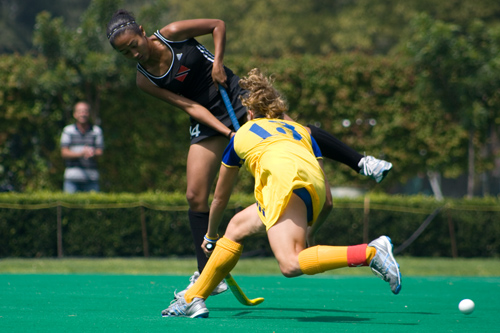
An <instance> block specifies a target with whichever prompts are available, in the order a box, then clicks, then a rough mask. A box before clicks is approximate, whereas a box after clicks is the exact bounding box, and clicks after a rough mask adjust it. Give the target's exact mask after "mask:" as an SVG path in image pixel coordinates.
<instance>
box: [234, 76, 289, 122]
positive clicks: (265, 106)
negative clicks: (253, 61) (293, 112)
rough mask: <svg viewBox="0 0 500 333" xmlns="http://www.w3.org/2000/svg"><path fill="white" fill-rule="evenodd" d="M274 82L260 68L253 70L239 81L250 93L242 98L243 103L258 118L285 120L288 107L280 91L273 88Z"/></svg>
mask: <svg viewBox="0 0 500 333" xmlns="http://www.w3.org/2000/svg"><path fill="white" fill-rule="evenodd" d="M273 82H274V80H273V79H271V78H270V77H266V76H264V74H262V73H261V72H260V70H259V69H258V68H254V69H252V70H251V71H250V72H248V74H247V76H246V77H243V78H242V79H240V81H239V84H240V87H241V88H243V89H245V90H247V91H248V93H246V94H245V95H244V96H241V103H242V104H243V105H244V106H246V107H247V109H249V110H252V111H253V112H254V114H255V115H256V116H264V117H266V118H271V119H275V118H278V119H283V116H284V113H285V112H287V111H288V105H287V103H286V101H285V99H284V98H283V96H281V94H280V93H279V91H277V90H276V89H275V88H274V87H273Z"/></svg>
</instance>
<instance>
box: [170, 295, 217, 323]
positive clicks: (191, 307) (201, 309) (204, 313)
mask: <svg viewBox="0 0 500 333" xmlns="http://www.w3.org/2000/svg"><path fill="white" fill-rule="evenodd" d="M208 312H209V311H208V309H207V306H206V305H205V300H204V299H203V298H197V297H195V298H194V299H193V301H192V302H191V303H187V302H186V300H185V299H184V297H180V298H178V299H177V300H176V301H175V302H172V304H170V306H169V307H168V308H166V309H165V310H163V311H162V312H161V315H162V317H189V318H208Z"/></svg>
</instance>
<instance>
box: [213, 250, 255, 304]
mask: <svg viewBox="0 0 500 333" xmlns="http://www.w3.org/2000/svg"><path fill="white" fill-rule="evenodd" d="M214 247H215V241H214V242H213V243H208V244H207V245H205V248H206V249H207V250H209V251H212V250H213V249H214ZM226 283H227V285H228V286H229V289H231V292H232V293H233V295H234V297H236V299H237V300H238V302H240V303H241V304H243V305H246V306H255V305H258V304H260V303H262V302H264V298H263V297H257V298H254V299H249V298H248V297H247V296H246V295H245V293H244V292H243V290H241V288H240V286H238V284H237V283H236V281H235V280H234V278H233V277H232V275H231V274H228V275H227V276H226Z"/></svg>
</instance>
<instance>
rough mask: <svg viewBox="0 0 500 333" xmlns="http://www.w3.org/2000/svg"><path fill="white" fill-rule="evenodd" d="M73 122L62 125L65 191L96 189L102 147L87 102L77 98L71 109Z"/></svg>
mask: <svg viewBox="0 0 500 333" xmlns="http://www.w3.org/2000/svg"><path fill="white" fill-rule="evenodd" d="M73 117H74V118H75V123H74V124H71V125H68V126H66V127H64V129H63V132H62V135H61V156H62V158H63V159H64V160H65V162H66V170H65V171H64V192H66V193H75V192H89V191H96V192H99V190H100V188H99V171H98V169H97V157H98V156H101V155H102V153H103V149H104V139H103V135H102V130H101V128H100V127H99V126H97V125H93V124H92V123H91V122H90V104H89V103H87V102H83V101H81V102H78V103H76V104H75V106H74V109H73Z"/></svg>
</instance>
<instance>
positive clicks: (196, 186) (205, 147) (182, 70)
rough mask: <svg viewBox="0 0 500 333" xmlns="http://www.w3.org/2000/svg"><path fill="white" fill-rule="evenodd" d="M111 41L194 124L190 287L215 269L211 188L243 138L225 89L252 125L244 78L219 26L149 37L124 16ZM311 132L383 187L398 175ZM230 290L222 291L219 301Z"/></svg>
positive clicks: (190, 26) (144, 85) (172, 27)
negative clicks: (210, 242)
mask: <svg viewBox="0 0 500 333" xmlns="http://www.w3.org/2000/svg"><path fill="white" fill-rule="evenodd" d="M207 34H212V36H213V40H214V46H215V49H214V53H213V54H212V53H210V52H209V51H208V50H207V49H206V48H205V47H203V45H201V44H199V43H198V42H197V41H196V40H195V39H194V38H195V37H197V36H202V35H207ZM107 37H108V40H109V42H110V44H111V45H112V46H113V48H114V49H115V50H116V51H118V52H120V53H121V54H122V55H123V56H125V57H126V58H128V59H130V60H134V61H136V62H137V76H136V83H137V86H138V87H139V88H140V89H141V90H143V91H144V92H146V93H148V94H150V95H152V96H154V97H157V98H159V99H160V100H163V101H165V102H167V103H169V104H172V105H174V106H177V107H178V108H180V109H182V110H183V111H184V112H186V113H187V114H189V116H190V119H191V127H190V134H191V146H190V148H189V152H188V157H187V190H186V197H187V200H188V203H189V207H190V209H189V213H188V214H189V221H190V226H191V231H192V234H193V240H194V244H195V248H196V255H197V260H198V272H195V274H194V275H193V276H192V277H191V279H190V280H191V283H193V282H194V281H195V280H196V278H197V277H198V276H199V272H201V271H202V270H203V267H204V266H205V264H206V261H207V259H206V256H205V254H204V253H203V250H202V249H201V244H202V242H203V236H204V235H205V233H206V231H207V226H208V212H209V205H208V197H209V192H210V188H211V186H212V184H213V182H214V179H215V176H216V174H217V171H218V168H219V163H220V161H221V158H222V153H223V151H224V148H225V146H226V144H227V142H228V139H231V137H232V136H233V135H234V130H235V129H234V127H233V126H232V125H231V121H230V118H229V115H228V113H227V111H226V108H225V106H224V104H223V101H222V98H221V96H220V94H219V92H218V89H217V87H218V85H219V84H221V85H222V86H224V87H225V88H226V89H227V92H228V95H229V97H230V99H231V102H232V104H233V108H234V111H235V114H236V117H237V118H238V120H239V122H240V124H243V123H244V122H245V121H246V113H247V112H246V108H245V107H244V106H243V105H242V104H241V101H240V99H239V96H240V95H242V94H243V90H242V89H241V88H240V87H239V85H238V80H239V78H238V77H237V76H236V75H235V74H233V72H232V71H231V70H230V69H228V68H227V67H225V66H224V64H223V58H224V48H225V42H226V28H225V24H224V22H223V21H221V20H217V19H196V20H186V21H178V22H173V23H170V24H168V25H166V26H165V27H163V28H161V29H160V30H158V31H156V32H155V33H154V34H153V35H151V36H147V35H146V32H145V31H144V29H143V27H142V26H141V25H139V24H138V23H137V22H136V21H135V18H134V17H133V16H132V15H131V14H130V13H129V12H127V11H125V10H119V11H117V12H116V13H115V14H114V15H113V17H112V18H111V20H110V21H109V22H108V26H107ZM309 131H310V132H311V135H312V136H313V137H314V138H315V139H316V141H317V142H318V144H319V146H320V148H321V150H322V152H323V155H324V156H326V157H329V158H332V159H334V160H337V161H340V162H342V163H344V164H347V165H348V166H350V167H351V168H353V169H354V170H355V171H356V172H359V173H361V174H364V175H366V176H370V177H372V178H374V179H375V180H376V181H377V182H380V181H381V180H382V179H383V178H384V177H385V175H386V174H387V172H389V170H390V169H391V168H392V164H391V163H388V162H386V161H383V160H378V159H375V158H374V157H372V156H366V157H365V156H363V155H361V154H359V153H357V152H356V151H354V150H353V149H351V148H349V147H348V146H347V145H345V144H343V143H342V142H341V141H339V140H338V139H336V138H335V137H333V136H332V135H330V134H328V133H327V132H325V131H323V130H321V129H319V128H317V127H314V126H309ZM226 289H227V286H226V285H225V284H224V283H222V284H221V285H220V288H218V289H216V290H215V291H214V293H220V292H222V291H224V290H226Z"/></svg>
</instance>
